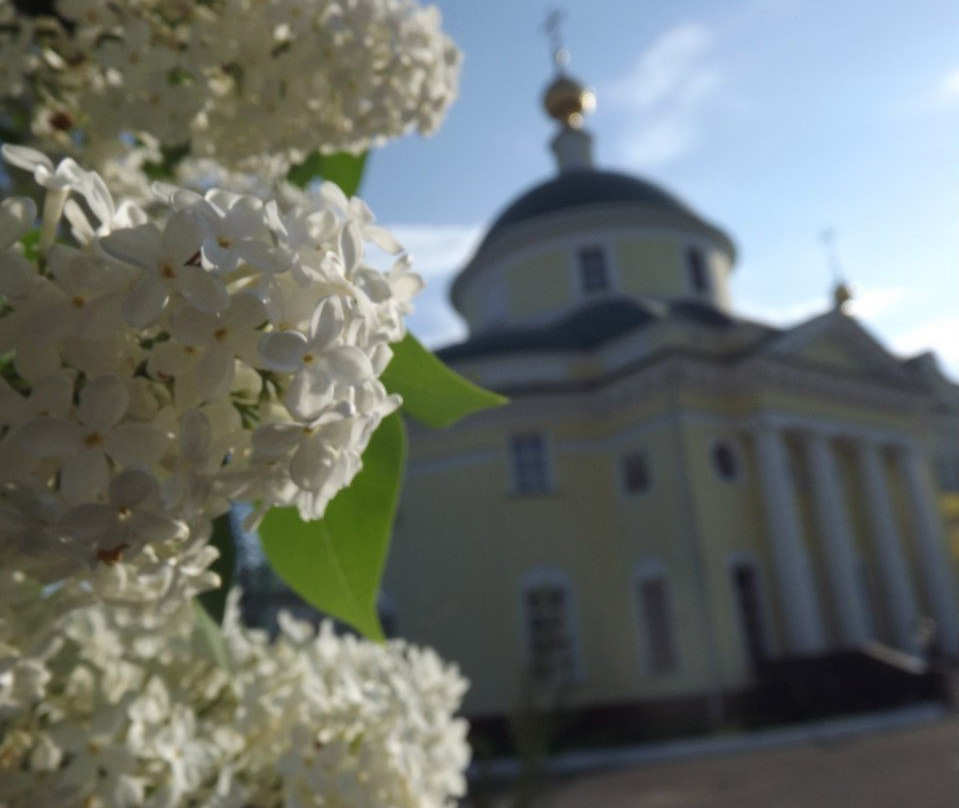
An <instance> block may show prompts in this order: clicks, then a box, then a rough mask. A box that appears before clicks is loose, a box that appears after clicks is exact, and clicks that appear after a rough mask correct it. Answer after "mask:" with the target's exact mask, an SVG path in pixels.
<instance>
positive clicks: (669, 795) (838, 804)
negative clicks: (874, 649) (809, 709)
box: [497, 718, 959, 808]
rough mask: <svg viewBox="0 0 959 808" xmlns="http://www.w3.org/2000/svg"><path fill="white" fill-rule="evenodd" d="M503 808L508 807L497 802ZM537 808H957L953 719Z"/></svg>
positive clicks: (600, 790) (627, 779) (583, 793)
mask: <svg viewBox="0 0 959 808" xmlns="http://www.w3.org/2000/svg"><path fill="white" fill-rule="evenodd" d="M497 805H498V806H502V808H510V806H513V805H516V802H515V800H514V799H507V800H505V801H503V802H498V803H497ZM532 805H534V806H536V808H693V807H694V806H695V808H700V807H701V808H754V806H755V807H756V808H766V807H767V806H774V808H807V806H808V807H809V808H812V807H813V806H815V808H859V806H863V807H864V808H940V806H942V808H946V807H947V806H948V808H955V806H957V805H959V719H957V718H948V719H945V720H940V721H936V722H934V723H926V724H924V725H922V726H919V727H915V728H912V729H900V730H897V731H886V732H881V733H875V734H870V735H864V736H859V737H849V738H844V739H830V740H818V741H816V742H814V743H807V744H804V745H800V746H794V747H790V748H781V749H774V750H766V751H753V752H738V753H727V754H723V755H720V756H715V757H709V758H704V759H699V760H687V761H683V762H674V763H652V764H643V765H639V766H632V767H629V768H625V769H616V770H610V771H606V772H601V773H593V774H589V775H583V776H579V777H569V778H564V779H562V780H554V781H553V783H552V784H551V787H550V788H549V790H548V791H547V792H546V793H543V794H541V795H540V796H539V797H538V798H537V799H536V800H535V801H533V803H532Z"/></svg>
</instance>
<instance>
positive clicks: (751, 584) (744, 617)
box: [729, 555, 769, 669]
mask: <svg viewBox="0 0 959 808" xmlns="http://www.w3.org/2000/svg"><path fill="white" fill-rule="evenodd" d="M729 577H730V584H731V585H732V590H733V599H734V601H735V604H736V611H737V612H738V614H739V626H740V630H741V632H742V637H743V643H744V645H745V651H746V658H747V659H748V660H749V662H750V664H751V665H752V667H753V668H754V669H755V668H756V667H757V666H759V665H761V664H762V662H763V660H764V659H766V658H767V657H768V655H769V647H768V643H767V640H766V618H765V610H764V608H763V602H764V599H763V595H762V581H761V578H760V573H759V565H758V564H757V563H756V562H755V561H753V560H752V559H750V558H747V557H743V556H738V555H737V556H733V557H732V558H731V559H730V561H729Z"/></svg>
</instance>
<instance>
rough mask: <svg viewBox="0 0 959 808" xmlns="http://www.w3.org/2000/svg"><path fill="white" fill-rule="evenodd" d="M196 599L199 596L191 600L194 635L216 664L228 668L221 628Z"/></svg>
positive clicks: (227, 655)
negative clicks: (194, 623) (194, 620)
mask: <svg viewBox="0 0 959 808" xmlns="http://www.w3.org/2000/svg"><path fill="white" fill-rule="evenodd" d="M198 600H199V598H198V599H197V600H194V601H193V613H194V616H195V617H196V632H195V636H196V638H197V640H198V641H199V642H200V643H201V644H202V645H204V646H206V648H207V650H208V651H209V652H210V656H212V657H213V659H214V660H216V664H217V665H219V666H220V667H221V668H223V670H229V669H230V655H229V653H228V652H227V650H226V641H225V640H224V639H223V629H222V628H220V624H219V623H217V622H215V621H214V620H213V618H212V617H210V615H209V614H207V611H206V609H205V608H204V607H203V606H201V605H200V603H198Z"/></svg>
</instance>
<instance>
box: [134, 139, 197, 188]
mask: <svg viewBox="0 0 959 808" xmlns="http://www.w3.org/2000/svg"><path fill="white" fill-rule="evenodd" d="M189 153H190V144H189V143H180V144H178V145H175V146H160V162H158V163H156V162H149V161H148V162H145V163H144V164H143V173H144V174H146V175H147V178H148V179H151V180H172V179H174V177H175V174H174V170H175V169H176V167H177V164H178V163H179V162H180V161H181V160H182V159H183V158H184V157H186V156H187V155H188V154H189Z"/></svg>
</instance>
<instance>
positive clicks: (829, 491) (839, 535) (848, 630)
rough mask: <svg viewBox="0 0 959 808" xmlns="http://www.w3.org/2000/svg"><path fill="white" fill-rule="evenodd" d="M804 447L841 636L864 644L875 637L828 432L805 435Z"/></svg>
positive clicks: (818, 528) (851, 643)
mask: <svg viewBox="0 0 959 808" xmlns="http://www.w3.org/2000/svg"><path fill="white" fill-rule="evenodd" d="M803 448H804V450H805V459H806V462H807V464H808V466H809V477H810V480H811V483H812V493H813V503H814V507H815V513H816V527H817V532H818V533H819V539H820V542H821V543H822V549H823V555H824V557H825V561H826V574H827V575H828V578H829V588H830V590H831V592H832V600H833V603H834V604H835V608H836V612H837V618H838V621H839V633H840V637H841V638H842V640H843V642H844V643H845V644H847V645H852V646H857V645H862V644H863V643H866V642H868V641H869V640H872V639H875V638H874V637H873V629H872V621H871V620H870V618H869V615H868V614H867V613H866V611H865V610H866V608H868V604H866V603H864V601H863V598H862V597H861V593H860V589H861V584H860V580H859V558H858V555H857V553H856V549H855V544H854V540H853V528H852V523H851V521H850V518H849V511H848V509H847V505H846V496H844V494H845V492H844V490H843V485H842V478H841V475H840V472H839V467H838V465H837V463H836V457H835V455H834V454H833V450H832V448H831V447H830V445H829V441H828V440H827V438H826V436H825V435H822V434H819V433H814V434H809V435H806V436H805V439H804V441H803Z"/></svg>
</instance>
